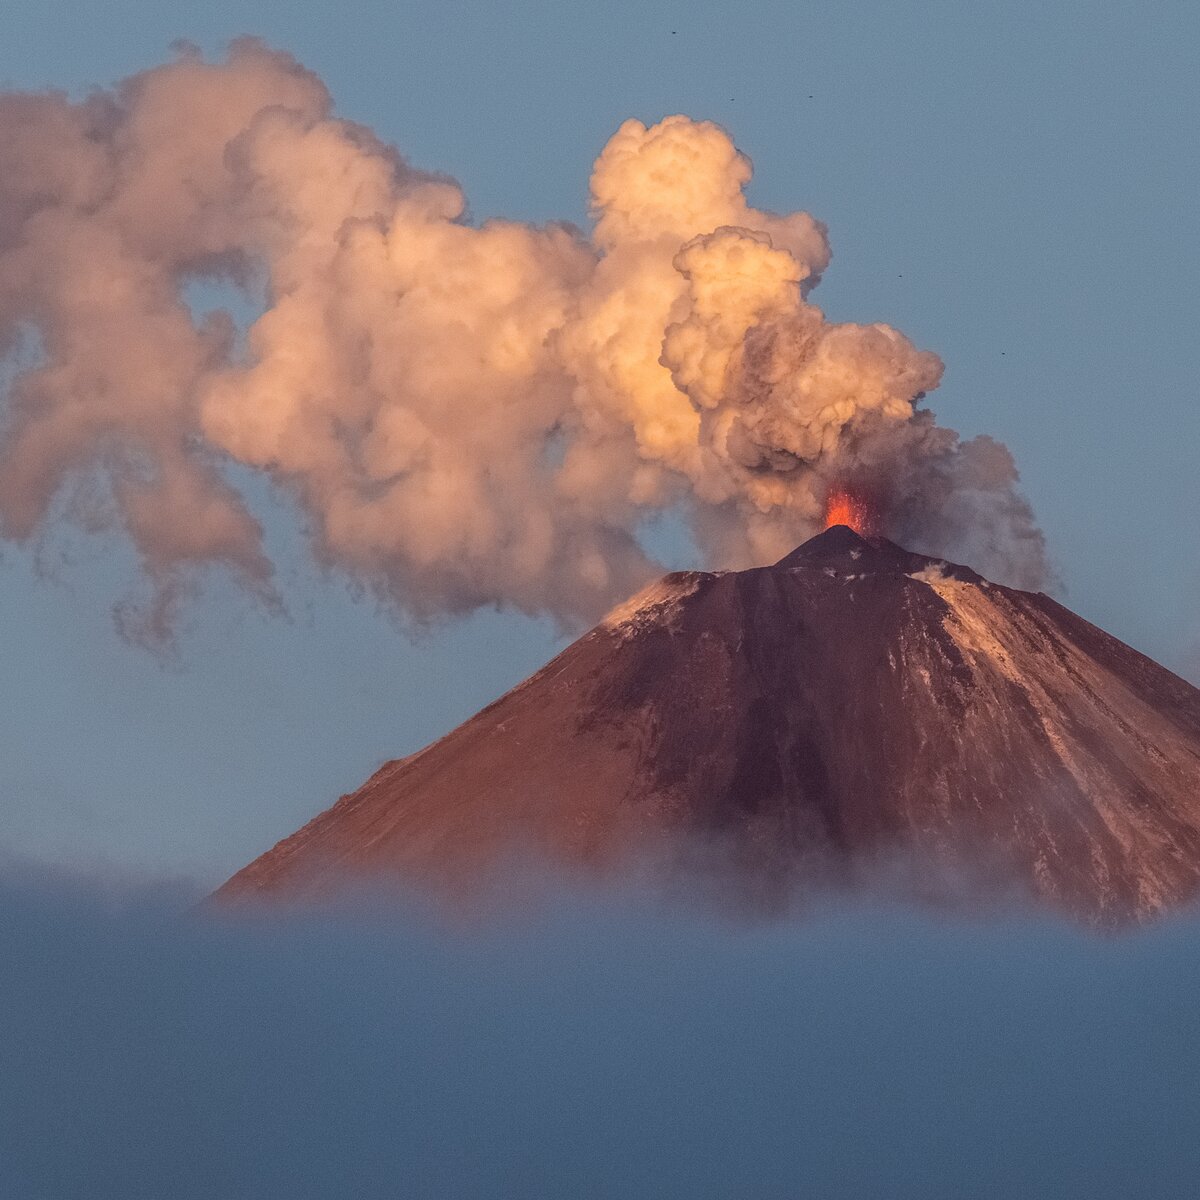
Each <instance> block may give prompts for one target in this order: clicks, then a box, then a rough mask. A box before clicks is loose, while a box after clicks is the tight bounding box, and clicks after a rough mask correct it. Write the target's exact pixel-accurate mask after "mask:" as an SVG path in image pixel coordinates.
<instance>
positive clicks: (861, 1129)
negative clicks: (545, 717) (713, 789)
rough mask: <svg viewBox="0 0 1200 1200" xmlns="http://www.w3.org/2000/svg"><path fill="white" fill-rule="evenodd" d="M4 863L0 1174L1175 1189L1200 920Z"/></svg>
mask: <svg viewBox="0 0 1200 1200" xmlns="http://www.w3.org/2000/svg"><path fill="white" fill-rule="evenodd" d="M194 899H195V897H194V896H192V895H190V894H188V893H186V892H185V891H182V890H178V889H156V890H146V889H142V890H139V891H136V892H129V891H123V890H121V889H119V888H118V889H114V888H111V887H110V888H107V889H104V888H98V887H96V886H93V885H74V884H71V885H67V884H64V883H63V882H62V881H61V880H48V879H46V878H39V877H38V876H37V874H36V873H30V872H28V871H26V872H22V873H20V874H19V877H18V875H16V874H14V873H13V872H12V871H9V872H7V874H6V876H5V877H4V878H3V879H2V880H0V909H2V919H0V955H2V956H3V961H4V964H5V968H4V971H3V972H2V973H0V1011H2V1012H3V1013H4V1021H3V1023H2V1026H0V1063H2V1064H3V1069H2V1070H0V1112H2V1113H3V1118H2V1124H0V1142H2V1144H3V1147H4V1151H3V1154H0V1194H3V1195H5V1196H13V1197H22V1198H24V1197H29V1198H30V1200H33V1198H41V1197H45V1198H47V1200H49V1198H53V1200H70V1198H72V1197H87V1198H88V1200H104V1198H108V1197H113V1198H117V1197H119V1198H120V1200H134V1198H136V1197H147V1198H149V1197H154V1198H156V1200H158V1198H161V1197H164V1196H170V1197H172V1198H173V1200H187V1198H189V1197H205V1198H213V1197H221V1198H222V1200H225V1198H232V1197H265V1196H279V1197H284V1196H286V1197H289V1200H302V1198H306V1197H314V1198H315V1197H322V1198H324V1197H344V1196H356V1197H376V1196H378V1197H389V1198H390V1197H396V1196H421V1197H441V1196H445V1197H466V1196H472V1197H509V1196H546V1197H551V1196H571V1197H580V1198H585V1197H615V1196H622V1197H628V1196H655V1197H687V1198H689V1200H695V1198H697V1197H730V1196H754V1197H780V1198H782V1197H796V1196H800V1195H814V1196H822V1197H836V1196H847V1197H855V1198H856V1200H864V1198H868V1197H876V1196H878V1197H887V1198H888V1200H898V1198H902V1197H910V1196H911V1197H914V1198H915V1197H921V1198H922V1200H924V1198H927V1197H931V1196H966V1195H970V1196H973V1197H987V1196H995V1197H1007V1196H1054V1197H1072V1196H1079V1197H1088V1198H1089V1200H1097V1198H1100V1197H1114V1198H1115V1197H1121V1198H1122V1200H1125V1198H1127V1197H1130V1196H1138V1197H1140V1198H1142V1200H1146V1198H1150V1197H1158V1196H1162V1197H1166V1196H1180V1195H1185V1194H1191V1190H1192V1188H1193V1187H1194V1186H1195V1185H1196V1184H1197V1182H1198V1181H1200V1137H1197V1134H1198V1133H1200V1112H1198V1111H1197V1107H1196V1103H1195V1096H1196V1075H1197V1069H1198V1065H1200V1010H1197V1007H1196V999H1195V998H1196V996H1197V994H1200V923H1198V922H1197V920H1196V918H1195V917H1194V916H1191V917H1188V918H1186V919H1179V920H1176V921H1171V922H1166V923H1163V924H1160V925H1157V926H1154V927H1152V928H1149V929H1143V930H1141V931H1138V932H1134V933H1128V934H1124V935H1122V936H1119V937H1101V936H1098V935H1094V934H1090V933H1087V932H1085V931H1082V930H1079V929H1076V928H1072V927H1068V926H1066V925H1064V924H1061V923H1058V922H1055V921H1052V920H1050V919H1048V918H1038V917H1033V916H1030V915H1028V914H1017V913H1012V914H1009V915H1007V916H1004V917H1002V918H999V917H998V918H993V919H990V920H986V921H985V920H972V921H967V920H950V919H947V918H945V917H935V916H933V915H931V914H929V913H917V912H914V911H913V910H911V909H906V908H903V907H899V906H882V905H875V906H869V907H848V906H845V905H839V906H830V907H826V908H825V909H823V910H821V911H818V912H813V913H810V914H809V915H808V916H807V917H806V918H805V919H803V920H799V919H789V920H787V921H779V922H774V923H770V924H753V925H751V924H740V925H739V924H735V923H730V922H719V921H717V920H715V919H713V918H711V917H707V916H704V915H702V914H699V913H697V912H694V911H684V910H682V909H680V908H677V907H676V908H670V907H665V906H663V905H662V904H651V903H650V902H648V901H646V900H644V899H642V898H640V897H635V896H629V895H618V894H615V893H612V892H609V893H596V892H584V891H579V890H567V889H563V890H562V891H561V892H560V893H558V894H556V895H554V896H553V897H551V899H552V900H553V903H550V904H544V905H542V906H540V907H539V908H538V909H537V910H536V911H535V912H526V913H525V914H523V915H519V914H516V913H509V914H508V915H506V916H504V917H498V918H492V919H490V920H488V921H486V922H479V921H474V922H462V921H460V922H457V923H456V922H452V921H448V920H446V919H445V918H444V917H437V916H435V915H433V914H432V913H430V912H429V911H428V910H426V909H423V908H422V907H421V906H420V905H417V904H413V903H401V902H397V901H391V902H387V903H382V902H371V903H362V904H360V905H357V906H355V907H353V908H349V907H346V906H342V907H340V908H336V909H334V908H330V909H324V910H320V911H317V910H311V911H308V912H304V913H292V914H282V913H274V914H269V915H260V916H258V917H255V918H253V919H250V918H245V917H237V918H231V917H229V916H228V915H224V916H216V915H213V914H212V913H205V914H199V913H197V912H196V910H194V909H193V908H192V907H191V905H192V902H193V900H194Z"/></svg>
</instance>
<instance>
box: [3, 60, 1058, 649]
mask: <svg viewBox="0 0 1200 1200" xmlns="http://www.w3.org/2000/svg"><path fill="white" fill-rule="evenodd" d="M750 174H751V168H750V163H749V162H748V160H747V159H746V158H745V157H744V156H743V155H741V154H740V153H739V152H738V151H737V149H736V148H735V146H734V145H733V143H732V141H731V140H730V138H729V136H728V135H727V134H726V133H725V132H724V131H723V130H722V129H720V128H719V127H718V126H716V125H714V124H712V123H709V122H703V121H693V120H691V119H689V118H687V117H683V116H673V117H668V118H667V119H665V120H664V121H661V122H660V123H659V124H657V125H654V126H652V127H649V128H647V127H646V126H645V125H643V124H641V123H640V122H638V121H627V122H626V123H625V124H624V125H622V126H621V128H620V129H619V130H618V131H617V133H616V134H615V135H614V136H613V138H612V139H611V141H610V142H609V143H608V145H607V146H606V147H605V148H604V150H603V152H602V153H601V155H600V157H599V158H598V159H597V161H596V164H595V168H594V172H593V175H592V180H591V194H592V204H593V211H594V215H595V227H594V230H593V233H592V235H591V237H590V238H589V237H587V236H585V235H584V234H583V233H581V232H580V231H578V230H577V229H574V228H573V227H571V226H568V225H565V224H552V225H548V226H545V227H536V226H530V225H525V224H521V223H517V222H509V221H498V220H497V221H488V222H486V223H484V224H482V225H481V226H474V225H472V224H469V223H468V222H467V221H466V220H465V219H464V211H465V202H464V198H463V194H462V192H461V190H460V189H459V187H458V185H457V184H455V183H454V182H453V181H452V180H450V179H448V178H445V177H442V176H436V175H431V174H427V173H424V172H422V171H418V170H415V169H414V168H412V167H410V166H409V165H408V164H407V163H406V162H404V160H403V159H402V158H400V156H399V155H398V154H397V153H396V152H395V151H394V150H393V149H392V148H390V147H389V146H387V145H385V144H383V143H382V142H380V141H379V140H378V139H377V138H376V137H375V136H374V135H373V134H372V133H371V132H370V131H369V130H367V129H364V128H363V127H361V126H358V125H355V124H352V123H350V122H347V121H345V120H341V119H338V118H335V117H334V116H333V115H332V106H331V100H330V97H329V94H328V92H327V91H326V89H325V87H324V86H323V85H322V83H321V82H320V80H318V79H317V78H316V77H315V76H314V75H313V74H311V73H310V72H308V71H307V70H305V69H304V68H302V67H301V66H299V65H298V64H297V63H296V62H295V61H293V60H292V59H291V58H289V57H288V56H287V55H285V54H282V53H279V52H275V51H272V50H269V49H267V48H265V47H264V46H262V45H261V44H259V43H257V42H253V41H244V42H239V43H237V44H235V45H234V46H233V47H232V49H231V51H230V54H229V57H228V59H227V61H225V62H220V63H210V62H205V61H203V60H202V59H201V58H200V57H199V56H198V55H197V54H195V53H193V52H191V51H184V52H183V53H182V54H181V56H180V57H179V58H178V59H177V60H176V61H173V62H171V63H169V64H167V65H164V66H160V67H158V68H155V69H153V70H150V71H147V72H145V73H143V74H140V75H136V76H134V77H132V78H130V79H127V80H125V81H124V82H122V83H121V84H119V85H118V86H117V87H116V88H115V89H114V90H112V91H108V92H98V93H95V94H93V95H91V96H90V97H89V98H87V99H86V100H84V101H82V102H79V103H75V102H72V101H70V100H69V99H68V98H66V97H64V96H61V95H57V94H37V95H31V94H23V93H9V94H7V95H3V96H0V356H3V370H2V371H0V381H3V383H4V386H5V390H6V405H5V414H4V423H3V425H2V426H0V532H2V533H3V534H4V535H5V536H7V537H9V538H13V539H18V540H25V539H30V538H34V537H38V536H41V535H43V534H44V533H45V532H46V530H47V529H48V528H50V527H52V526H53V524H54V522H55V521H56V520H57V519H58V518H61V517H63V516H68V517H73V518H74V519H76V520H77V521H79V522H81V523H82V524H83V525H84V526H85V527H87V528H97V527H118V528H123V529H124V530H125V531H127V533H128V535H129V537H130V538H131V539H132V542H133V544H134V545H135V546H136V549H137V551H138V553H139V556H140V559H141V561H142V563H143V565H144V568H145V570H146V572H147V574H148V575H149V577H150V579H151V580H152V581H153V583H154V589H155V595H156V600H155V602H154V603H153V604H152V605H151V606H150V607H149V608H148V609H147V610H145V611H143V612H142V613H141V614H140V625H138V627H137V628H136V629H134V630H132V632H134V633H135V634H136V635H137V636H141V637H145V638H147V639H150V640H154V639H156V638H160V637H164V636H167V635H168V634H169V632H170V628H171V621H172V616H173V612H174V609H175V608H176V606H177V604H178V601H179V599H180V597H181V596H182V595H184V594H185V593H186V590H187V587H188V584H189V581H191V580H193V579H194V578H195V577H196V573H197V571H198V570H199V569H201V568H203V567H204V566H206V565H211V564H216V565H220V566H223V567H225V568H227V569H228V570H230V571H231V572H233V574H234V575H235V576H236V577H238V578H239V579H240V580H241V581H243V582H244V583H245V584H247V585H248V586H249V587H250V588H251V589H253V590H254V591H256V592H257V593H259V594H260V595H262V596H263V597H264V598H266V599H268V600H271V599H273V598H275V586H274V582H273V566H272V563H271V561H270V560H269V558H268V556H267V554H266V552H265V550H264V546H263V532H262V529H261V527H260V524H259V522H258V521H257V519H256V518H255V516H254V515H253V514H252V512H251V511H250V509H249V508H248V506H247V504H246V501H245V499H244V498H243V497H242V496H241V495H240V494H239V492H238V491H237V490H236V488H235V487H234V486H233V483H232V482H231V479H230V473H229V471H228V465H229V464H230V463H236V464H241V465H244V466H248V467H251V468H255V469H257V470H260V471H262V472H265V473H267V475H268V476H269V477H270V478H271V480H272V481H273V482H274V483H276V484H277V485H279V486H280V487H281V488H282V489H283V490H284V491H285V493H286V494H288V495H289V496H291V497H292V498H294V501H295V502H296V504H297V505H298V506H299V509H300V511H301V513H302V514H303V518H304V523H305V528H306V530H308V531H309V533H310V535H311V539H312V544H313V550H314V553H315V555H316V557H317V559H318V560H319V561H320V562H322V563H323V564H325V565H328V566H331V567H334V568H336V569H339V570H341V571H344V572H346V573H347V574H348V575H349V576H350V577H352V578H354V579H356V580H359V581H361V582H362V583H364V584H365V585H366V586H367V587H368V588H370V589H371V590H372V591H373V592H375V593H376V594H377V595H379V596H381V597H384V598H386V599H387V600H389V601H390V602H393V603H394V604H395V605H397V606H398V607H399V609H400V610H401V611H403V612H405V613H407V614H409V615H411V616H413V617H415V618H418V619H421V618H424V617H428V616H431V615H434V614H438V613H442V612H465V611H469V610H471V609H473V608H475V607H477V606H480V605H491V604H501V605H508V606H513V607H515V608H518V609H520V610H523V611H526V612H530V613H538V612H549V613H551V614H554V615H555V616H556V617H558V618H559V619H560V620H563V621H565V622H567V623H575V622H578V621H581V620H589V619H593V618H595V617H596V616H597V615H598V614H599V613H601V612H602V611H603V610H604V609H605V608H607V607H608V606H610V605H611V604H612V603H613V602H615V601H617V600H619V599H621V598H622V597H623V596H625V595H627V594H629V593H630V592H632V591H633V590H634V589H635V588H636V587H638V586H640V585H641V584H643V583H644V582H645V581H646V579H647V578H648V577H649V576H652V575H653V574H655V573H657V570H658V568H657V566H656V564H655V563H654V562H653V561H652V560H651V559H650V558H649V557H648V555H647V553H646V551H645V550H644V549H643V548H642V546H641V545H640V544H639V540H638V531H639V528H641V527H642V526H643V525H644V523H645V522H646V520H647V519H648V518H650V517H653V516H654V515H655V514H657V513H660V512H663V511H673V512H678V513H681V514H682V515H683V516H684V518H685V519H686V520H687V522H688V524H689V526H690V528H691V530H692V532H693V535H694V538H695V541H696V544H697V546H698V548H699V550H700V552H701V553H702V554H703V555H704V557H705V558H706V560H707V561H708V562H710V563H711V564H714V565H717V566H721V567H744V566H749V565H755V564H759V563H763V562H766V561H769V560H771V559H774V558H777V557H779V556H781V555H782V554H784V553H786V552H787V551H788V550H790V549H791V548H792V547H793V546H794V545H795V544H796V543H797V542H798V541H800V540H802V539H803V538H805V537H807V536H810V535H811V534H812V533H814V532H815V531H816V530H817V529H818V528H819V525H820V520H821V511H822V506H823V502H824V498H825V495H826V493H827V491H828V489H829V486H830V484H831V482H833V481H845V480H847V479H851V480H855V481H858V482H859V483H861V484H863V485H864V486H866V487H868V488H869V489H870V491H871V493H872V494H873V495H874V496H875V497H876V498H877V499H878V500H879V501H880V503H881V504H882V506H883V508H884V511H885V514H886V518H885V526H886V528H887V530H888V532H889V533H892V534H893V535H894V536H896V537H898V538H902V539H904V540H906V541H908V542H909V543H910V544H911V545H913V546H914V548H919V549H922V550H925V551H927V552H929V553H933V554H937V555H950V556H954V555H956V554H958V555H960V556H966V557H969V558H970V559H971V561H972V562H973V563H974V565H976V566H978V567H980V568H981V569H983V570H984V571H986V572H988V573H990V574H992V575H993V576H994V577H997V578H1001V579H1003V580H1005V581H1008V582H1012V583H1015V584H1017V585H1020V586H1034V585H1036V584H1037V583H1038V582H1039V580H1040V578H1041V576H1042V573H1043V547H1042V539H1041V535H1040V534H1039V533H1038V531H1037V529H1036V527H1035V525H1034V523H1033V520H1032V515H1031V512H1030V509H1029V507H1028V505H1027V503H1026V502H1025V501H1024V499H1023V498H1021V496H1020V495H1019V494H1018V493H1017V491H1016V490H1015V483H1016V478H1017V476H1016V471H1015V469H1014V467H1013V462H1012V459H1011V457H1010V455H1009V454H1008V452H1007V451H1006V450H1005V449H1004V447H1002V446H1000V445H999V444H997V443H995V442H993V441H991V440H989V439H987V438H980V439H975V440H973V441H969V442H963V441H960V439H959V438H958V436H957V435H956V434H955V433H954V432H953V431H951V430H947V429H945V428H942V427H939V426H938V425H937V424H936V423H935V421H934V418H933V416H932V414H931V413H930V412H928V411H927V410H924V409H921V408H919V407H917V405H918V402H919V401H920V399H921V397H922V396H923V395H924V394H925V393H926V392H928V391H929V390H931V389H932V388H934V387H936V386H937V384H938V382H939V379H940V377H941V373H942V364H941V362H940V360H939V359H938V358H937V357H936V356H935V355H934V354H931V353H929V352H927V351H920V350H917V349H916V348H915V347H914V346H913V345H912V343H911V342H909V341H908V339H907V338H905V337H904V336H903V335H902V334H900V333H898V332H897V331H896V330H894V329H892V328H890V327H888V326H886V325H865V326H864V325H852V324H844V325H838V324H833V323H830V322H829V321H827V320H826V319H825V317H824V315H823V314H822V313H821V311H820V310H819V309H818V308H816V307H814V306H813V305H812V304H811V303H810V302H809V300H808V298H807V297H808V293H809V291H810V289H811V288H812V287H813V286H815V284H816V283H817V282H818V281H819V279H820V276H821V273H822V272H823V271H824V270H825V268H826V267H827V266H828V264H829V260H830V251H829V243H828V240H827V237H826V231H825V228H824V226H823V225H822V224H821V223H820V222H818V221H816V220H814V219H813V218H812V217H811V216H809V215H808V214H807V213H802V212H796V213H790V214H787V215H782V216H780V215H776V214H773V213H768V212H762V211H758V210H756V209H754V208H751V207H750V206H749V205H748V204H747V202H746V199H745V197H744V195H743V189H744V188H745V186H746V184H747V182H748V181H749V179H750ZM213 279H216V280H221V281H225V282H232V283H234V284H237V285H239V286H241V287H242V288H244V289H245V290H246V292H247V295H248V296H251V297H258V298H261V297H262V296H264V295H265V297H266V299H265V308H264V309H263V310H262V312H261V315H259V316H258V319H257V320H256V321H255V322H254V323H253V325H252V326H251V328H250V329H249V330H248V333H247V335H246V338H245V340H244V343H243V341H242V339H240V337H239V333H238V330H237V328H236V326H235V323H234V321H233V319H232V318H231V317H230V316H229V315H228V314H227V313H224V312H219V311H218V312H215V313H210V314H207V315H206V316H203V317H197V315H196V314H195V313H194V312H193V309H192V307H191V306H190V305H189V304H188V302H187V288H188V287H189V285H191V284H193V283H195V281H197V280H213Z"/></svg>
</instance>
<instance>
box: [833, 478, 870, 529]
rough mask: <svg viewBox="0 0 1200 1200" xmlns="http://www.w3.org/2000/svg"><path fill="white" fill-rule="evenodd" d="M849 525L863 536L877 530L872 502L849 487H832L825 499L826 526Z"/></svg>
mask: <svg viewBox="0 0 1200 1200" xmlns="http://www.w3.org/2000/svg"><path fill="white" fill-rule="evenodd" d="M834 525H848V526H849V527H850V528H851V529H853V530H854V532H855V533H857V534H859V535H860V536H862V537H869V536H870V535H871V534H873V533H875V532H876V529H875V513H874V511H873V510H872V507H871V504H870V502H869V501H868V500H867V499H866V497H865V496H863V495H862V494H861V493H858V492H852V491H850V489H849V488H845V487H835V488H831V489H830V492H829V495H828V496H827V497H826V499H825V528H826V529H830V528H832V526H834Z"/></svg>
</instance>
